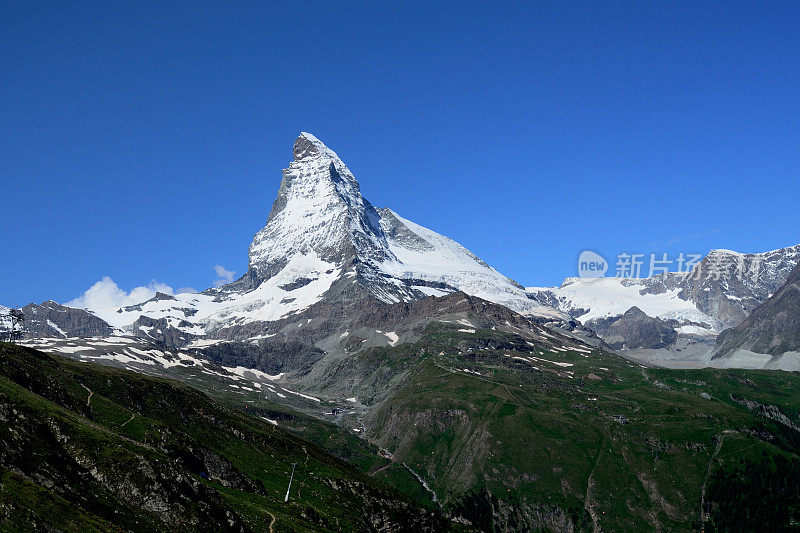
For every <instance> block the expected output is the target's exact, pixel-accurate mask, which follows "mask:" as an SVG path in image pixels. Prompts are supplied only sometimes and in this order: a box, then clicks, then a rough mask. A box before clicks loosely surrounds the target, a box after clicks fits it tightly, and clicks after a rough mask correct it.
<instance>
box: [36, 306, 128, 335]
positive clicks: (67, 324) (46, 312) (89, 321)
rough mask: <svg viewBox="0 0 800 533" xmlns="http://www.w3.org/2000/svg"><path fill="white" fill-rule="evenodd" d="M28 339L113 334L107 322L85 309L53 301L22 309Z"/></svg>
mask: <svg viewBox="0 0 800 533" xmlns="http://www.w3.org/2000/svg"><path fill="white" fill-rule="evenodd" d="M22 312H23V314H24V315H25V322H24V331H25V336H27V337H104V336H107V335H111V334H112V333H113V328H112V327H111V326H109V325H108V324H107V323H106V322H105V321H103V320H102V319H100V318H98V317H96V316H95V315H93V314H91V313H89V312H88V311H85V310H83V309H75V308H72V307H66V306H64V305H61V304H58V303H56V302H53V301H47V302H42V303H41V305H37V304H28V305H26V306H25V307H23V308H22Z"/></svg>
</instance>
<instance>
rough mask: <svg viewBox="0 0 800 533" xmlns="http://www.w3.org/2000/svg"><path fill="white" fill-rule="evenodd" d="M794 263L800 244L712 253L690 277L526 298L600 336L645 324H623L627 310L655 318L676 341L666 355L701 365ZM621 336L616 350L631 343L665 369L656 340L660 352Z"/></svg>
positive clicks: (564, 288)
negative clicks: (723, 333) (719, 337)
mask: <svg viewBox="0 0 800 533" xmlns="http://www.w3.org/2000/svg"><path fill="white" fill-rule="evenodd" d="M799 262H800V245H797V246H792V247H788V248H782V249H779V250H773V251H771V252H764V253H747V254H745V253H739V252H733V251H730V250H712V251H711V252H709V254H708V255H707V256H706V257H705V258H703V260H702V261H700V262H699V263H698V264H697V265H696V266H695V267H694V269H693V270H692V271H691V272H685V273H667V274H660V275H658V276H653V277H650V278H597V279H590V278H567V279H566V280H565V281H564V283H562V284H561V286H560V287H549V288H541V287H530V288H528V292H529V293H531V294H533V295H535V296H536V298H537V299H539V300H540V301H542V302H545V303H548V304H550V305H552V306H553V307H556V308H558V309H560V310H561V311H563V312H564V313H566V314H569V315H570V316H572V317H574V318H576V319H577V320H579V321H580V322H581V323H582V324H584V325H585V326H587V327H590V328H592V329H593V330H595V331H596V332H597V333H598V334H599V335H600V336H601V337H604V335H605V333H604V332H606V331H610V328H612V326H613V329H614V330H616V331H631V332H633V331H635V330H637V328H638V329H641V327H643V326H642V324H643V323H644V322H641V321H639V322H637V323H636V324H627V322H628V319H627V318H626V314H627V313H628V311H629V310H631V309H633V308H638V311H641V312H642V313H644V314H645V315H647V316H649V317H651V318H653V319H657V320H655V321H649V322H647V323H648V324H650V326H651V327H652V328H653V329H654V331H656V330H659V331H661V330H663V328H664V327H671V328H673V329H674V330H675V332H676V333H677V334H678V335H677V337H675V343H674V344H673V345H672V346H671V347H670V348H669V349H672V351H674V352H675V353H674V354H672V355H679V356H680V357H681V359H686V357H687V354H688V353H691V354H693V355H692V356H691V357H694V358H696V359H698V360H700V359H701V358H704V360H705V359H707V358H708V357H710V354H711V353H710V352H711V349H712V348H713V340H714V338H715V337H716V335H717V334H719V333H720V332H721V331H722V330H724V329H726V328H731V327H735V326H737V325H739V324H741V323H742V322H743V321H744V320H745V319H746V318H747V317H748V316H749V315H750V313H751V312H752V311H753V310H754V309H755V308H756V307H758V306H759V305H761V304H762V303H763V302H765V301H766V300H767V299H768V298H769V297H770V296H771V295H772V294H773V293H774V292H775V291H777V290H778V289H779V288H780V287H781V286H783V284H784V283H785V282H786V280H787V279H788V277H789V273H790V272H791V271H792V268H794V267H795V265H797V264H798V263H799ZM631 316H633V315H631ZM637 316H639V315H638V314H637ZM621 319H622V320H621ZM620 320H621V321H620ZM640 333H641V332H638V333H637V335H638V334H640ZM618 337H619V335H617V336H616V337H615V338H614V341H615V343H616V344H618V345H620V346H629V345H634V344H636V345H637V346H638V348H640V349H649V350H650V351H649V352H646V354H645V357H646V358H647V359H648V360H651V361H658V362H664V360H663V359H662V357H663V356H664V353H665V352H664V346H661V344H663V343H661V341H660V340H659V346H658V350H661V352H659V353H655V352H653V350H654V349H656V346H655V345H654V346H652V347H648V346H641V343H640V342H639V343H634V342H626V339H623V338H618ZM662 337H663V336H658V335H651V336H650V338H653V339H661V338H662ZM687 339H689V340H687ZM633 340H634V339H627V341H633ZM669 349H668V350H667V351H669ZM678 352H681V353H680V354H679V353H678Z"/></svg>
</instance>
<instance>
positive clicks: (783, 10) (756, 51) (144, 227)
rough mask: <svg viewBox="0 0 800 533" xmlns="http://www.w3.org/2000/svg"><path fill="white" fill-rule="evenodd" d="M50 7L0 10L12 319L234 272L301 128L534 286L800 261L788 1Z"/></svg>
mask: <svg viewBox="0 0 800 533" xmlns="http://www.w3.org/2000/svg"><path fill="white" fill-rule="evenodd" d="M55 4H56V3H52V2H38V3H32V2H21V3H18V2H10V1H9V2H3V3H2V5H0V20H2V23H1V24H2V26H1V27H0V61H1V63H0V66H1V67H2V72H3V76H2V77H0V90H1V91H2V93H0V95H1V96H2V98H0V116H2V120H1V121H0V181H1V182H2V190H3V199H4V202H3V204H2V205H3V217H2V218H3V223H4V224H3V231H2V232H0V250H2V252H0V253H2V255H1V256H0V257H2V259H3V260H2V261H0V276H1V278H0V279H3V280H4V283H3V285H2V287H0V303H3V304H6V305H22V304H25V303H27V302H30V301H36V302H39V301H42V300H45V299H54V300H56V301H62V302H63V301H67V300H70V299H72V298H74V297H77V296H79V295H80V294H81V293H82V292H83V291H84V290H86V289H87V288H88V287H89V286H91V285H92V284H93V283H95V282H96V281H98V280H100V279H101V278H103V277H104V276H110V277H111V278H113V280H114V281H115V282H116V283H117V284H118V285H119V287H121V288H122V289H124V290H125V291H128V290H131V289H132V288H134V287H136V286H139V285H147V284H148V283H151V281H153V280H155V281H157V282H159V283H165V284H168V285H169V286H171V287H173V288H178V287H194V288H197V289H204V288H206V287H208V286H210V285H211V284H212V283H213V282H214V280H215V279H217V278H218V273H217V272H216V271H215V266H222V267H224V268H225V269H227V270H228V271H236V273H237V275H239V274H241V273H242V272H243V271H244V270H245V269H246V266H247V247H248V244H249V242H250V240H251V238H252V236H253V234H254V233H255V232H256V231H257V230H258V229H260V228H261V227H262V226H263V225H264V223H265V221H266V217H267V213H268V211H269V208H270V206H271V204H272V201H273V200H274V198H275V195H276V192H277V189H278V185H279V183H280V177H281V174H280V169H281V168H284V167H285V166H286V165H287V164H288V161H289V159H290V147H291V144H292V142H293V140H294V138H295V137H296V135H297V134H298V132H299V131H310V132H312V133H314V134H315V135H316V136H318V137H319V138H321V139H322V140H323V141H324V142H326V143H327V144H328V145H329V146H330V147H331V148H333V149H334V150H336V151H337V152H338V153H339V155H340V156H341V157H342V158H343V159H344V160H345V162H346V163H347V164H348V166H349V167H350V168H351V170H353V172H354V173H355V175H356V177H357V178H358V179H359V181H360V183H361V187H362V192H363V193H364V196H365V197H366V198H368V199H369V200H370V201H371V202H372V203H373V204H375V205H377V206H384V205H385V206H389V207H392V208H393V209H394V210H395V211H397V212H398V213H400V214H401V215H402V216H404V217H406V218H409V219H411V220H413V221H415V222H417V223H419V224H422V225H424V226H427V227H430V228H431V229H434V230H436V231H439V232H440V233H443V234H445V235H448V236H450V237H452V238H454V239H456V240H458V241H459V242H461V243H462V244H464V245H465V246H467V247H468V248H470V249H471V250H473V251H474V252H476V253H477V254H478V255H479V256H481V257H482V258H483V259H485V260H486V261H487V262H489V263H490V264H492V265H493V266H495V267H496V268H497V269H498V270H500V271H501V272H503V273H505V274H507V275H509V276H510V277H512V278H514V279H516V280H518V281H519V282H521V283H523V284H525V285H550V284H558V283H560V282H561V281H562V279H563V278H564V277H565V276H571V275H575V274H576V269H577V265H576V261H577V257H578V254H579V253H580V252H581V251H582V250H584V249H587V248H588V249H592V250H595V251H598V252H600V253H601V254H603V255H605V256H606V257H613V256H614V255H615V254H617V253H619V252H641V253H647V254H649V253H659V254H661V253H669V254H671V255H672V254H674V255H677V254H678V253H679V252H687V253H705V252H707V251H708V250H709V249H712V248H729V249H735V250H739V251H764V250H770V249H775V248H780V247H783V246H787V245H792V244H797V243H800V219H799V218H798V216H797V212H798V209H797V207H798V203H797V200H798V197H800V128H798V124H800V96H799V95H800V22H798V21H800V4H798V3H796V2H775V3H772V2H750V3H738V2H719V3H716V4H714V3H709V2H669V3H668V2H610V3H609V2H605V3H600V2H597V3H594V2H587V3H584V2H546V3H531V2H527V3H519V4H514V3H495V2H492V3H463V2H452V3H447V2H435V3H431V2H419V3H415V2H404V3H383V2H371V3H366V2H365V3H353V2H342V3H339V2H302V3H295V2H254V3H247V2H236V3H227V2H209V3H203V2H186V3H183V4H182V3H178V2H173V3H151V2H148V3H127V4H123V3H115V2H107V3H100V2H97V3H92V2H82V3H78V2H74V3H69V2H62V3H58V4H57V5H55ZM115 4H118V5H115ZM145 4H147V5H145ZM233 4H235V6H234V5H233ZM432 4H435V5H432ZM497 4H502V5H497Z"/></svg>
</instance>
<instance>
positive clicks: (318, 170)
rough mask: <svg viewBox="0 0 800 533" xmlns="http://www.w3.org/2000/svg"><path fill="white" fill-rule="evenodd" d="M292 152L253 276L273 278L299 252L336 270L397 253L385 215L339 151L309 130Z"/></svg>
mask: <svg viewBox="0 0 800 533" xmlns="http://www.w3.org/2000/svg"><path fill="white" fill-rule="evenodd" d="M292 155H293V156H294V160H293V161H292V162H291V163H290V164H289V168H287V169H284V171H283V179H282V180H281V187H280V190H279V191H278V197H277V199H276V200H275V202H274V203H273V205H272V210H271V211H270V214H269V217H268V218H267V225H266V226H265V227H264V228H263V229H262V230H261V231H259V232H258V233H257V234H256V236H255V238H254V239H253V242H252V244H251V245H250V265H249V271H248V274H249V278H250V279H252V280H253V281H254V282H256V283H260V282H262V281H263V280H266V279H269V278H271V277H272V276H274V275H275V274H277V273H278V272H280V271H281V270H282V269H283V268H284V267H285V266H286V265H287V264H288V263H289V262H290V261H291V259H292V257H293V256H298V257H300V256H302V257H304V258H305V259H303V261H306V262H316V261H322V262H324V263H325V264H328V265H329V266H330V268H335V269H338V268H342V266H343V265H344V264H345V263H347V262H348V261H349V260H351V259H353V258H358V260H360V261H365V260H383V259H387V258H389V257H392V255H391V252H389V251H388V245H387V242H386V238H385V236H384V235H383V231H382V229H381V226H380V216H379V215H378V213H377V212H376V211H375V209H374V208H373V207H372V205H370V203H369V202H368V201H366V200H365V199H364V198H363V197H362V196H361V191H360V188H359V185H358V181H357V180H356V178H355V176H353V174H352V172H350V170H349V169H348V168H347V166H346V165H345V164H344V163H343V162H342V160H341V159H340V158H339V156H337V155H336V153H335V152H334V151H333V150H331V149H330V148H328V147H327V146H325V144H324V143H323V142H322V141H320V140H319V139H317V138H316V137H315V136H313V135H311V134H310V133H305V132H303V133H301V134H300V136H299V137H297V139H296V140H295V142H294V145H293V148H292ZM298 260H299V259H298Z"/></svg>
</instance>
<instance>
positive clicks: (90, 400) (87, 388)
mask: <svg viewBox="0 0 800 533" xmlns="http://www.w3.org/2000/svg"><path fill="white" fill-rule="evenodd" d="M81 387H83V388H84V389H86V392H88V393H89V397H88V398H86V407H91V406H92V395H93V394H94V393H93V392H92V389H90V388H89V387H87V386H86V385H84V384H83V383H81Z"/></svg>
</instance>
